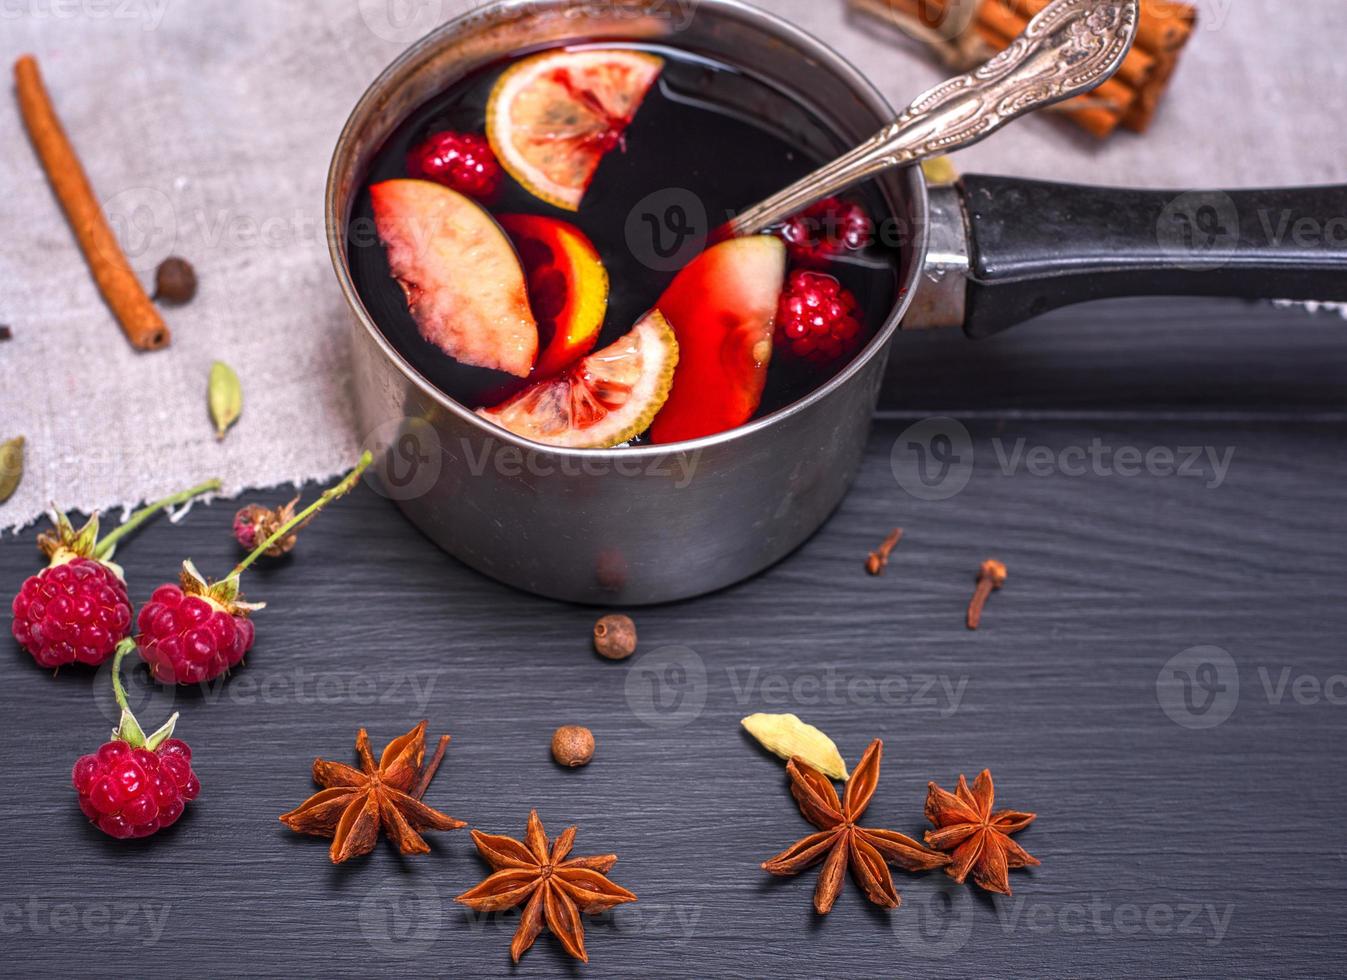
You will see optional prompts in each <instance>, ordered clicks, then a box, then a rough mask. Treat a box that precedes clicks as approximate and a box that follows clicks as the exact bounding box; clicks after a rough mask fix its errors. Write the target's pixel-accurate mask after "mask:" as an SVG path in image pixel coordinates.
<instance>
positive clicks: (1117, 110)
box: [977, 0, 1137, 139]
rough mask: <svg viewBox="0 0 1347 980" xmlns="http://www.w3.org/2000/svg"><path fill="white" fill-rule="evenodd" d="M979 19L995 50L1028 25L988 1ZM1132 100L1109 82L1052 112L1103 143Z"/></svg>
mask: <svg viewBox="0 0 1347 980" xmlns="http://www.w3.org/2000/svg"><path fill="white" fill-rule="evenodd" d="M980 16H981V18H982V19H981V20H979V22H978V24H977V29H978V31H979V32H980V33H981V34H982V36H983V37H984V38H985V39H986V40H987V42H988V43H990V44H991V45H992V46H993V47H994V48H997V49H998V50H1000V49H1003V48H1007V47H1009V46H1010V42H1011V41H1013V40H1014V39H1015V38H1016V37H1017V36H1018V35H1019V34H1020V33H1021V32H1022V31H1023V30H1024V28H1025V27H1026V26H1027V25H1028V23H1029V22H1028V21H1027V20H1019V19H1018V17H1017V15H1016V14H1015V13H1014V12H1012V11H1011V10H1009V9H1008V8H1007V7H1005V6H1003V5H1002V4H1000V3H998V2H996V0H989V2H988V3H986V4H985V5H984V6H983V8H982V11H981V14H980ZM1136 100H1137V91H1136V89H1134V88H1132V87H1131V86H1129V85H1127V84H1126V83H1125V82H1122V81H1119V80H1118V79H1117V78H1110V79H1109V80H1108V81H1106V82H1103V83H1102V84H1100V85H1099V86H1098V87H1097V88H1095V90H1094V91H1092V92H1089V93H1086V94H1085V95H1078V96H1076V97H1075V98H1074V99H1068V100H1067V101H1066V102H1063V103H1061V104H1059V105H1057V106H1055V107H1054V108H1055V109H1056V110H1057V111H1059V112H1062V113H1064V114H1066V115H1068V116H1070V117H1071V119H1072V121H1073V122H1075V123H1077V124H1078V125H1079V126H1081V127H1082V128H1083V129H1085V130H1086V131H1087V132H1089V133H1090V134H1091V135H1093V136H1096V137H1098V138H1100V139H1103V138H1104V137H1106V136H1108V135H1110V134H1111V133H1112V132H1113V131H1114V130H1115V129H1117V128H1118V126H1119V124H1120V123H1121V122H1122V120H1123V115H1124V114H1125V113H1126V112H1127V111H1128V110H1129V109H1130V108H1131V106H1132V104H1133V103H1134V102H1136Z"/></svg>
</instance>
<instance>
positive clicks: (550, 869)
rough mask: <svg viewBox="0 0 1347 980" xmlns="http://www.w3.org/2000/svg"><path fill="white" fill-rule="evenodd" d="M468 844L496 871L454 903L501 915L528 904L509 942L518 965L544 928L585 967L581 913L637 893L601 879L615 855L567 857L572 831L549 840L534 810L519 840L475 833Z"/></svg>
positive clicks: (632, 897) (630, 898)
mask: <svg viewBox="0 0 1347 980" xmlns="http://www.w3.org/2000/svg"><path fill="white" fill-rule="evenodd" d="M472 840H473V843H475V844H476V845H477V850H478V851H480V852H481V854H482V857H483V859H485V861H486V863H487V864H489V865H491V867H492V868H493V869H494V871H495V873H494V874H492V875H491V876H490V877H488V878H487V879H486V880H485V881H483V882H482V883H481V884H480V885H478V886H477V887H476V888H471V889H469V890H468V891H466V892H464V893H463V894H462V895H459V896H458V898H456V899H454V901H456V902H461V903H462V904H464V905H466V906H468V908H470V909H473V910H474V911H477V912H501V911H504V910H505V909H512V908H514V907H515V906H516V905H520V904H523V903H524V902H525V901H527V902H528V904H527V905H524V913H523V916H522V917H521V918H520V920H519V928H518V929H517V930H515V934H514V940H513V941H512V942H511V943H510V956H511V957H513V958H514V961H515V962H516V963H518V962H519V957H521V956H523V955H524V952H525V951H526V950H527V949H528V948H529V947H530V946H532V945H533V941H534V940H535V939H537V938H538V934H539V933H540V932H542V931H543V926H544V925H546V926H547V928H548V929H550V930H551V931H552V933H553V935H555V936H556V937H557V938H558V939H559V940H561V945H562V946H564V947H565V949H566V952H568V953H570V954H571V955H572V956H574V957H575V958H576V959H578V960H583V961H584V962H586V963H588V962H589V956H588V955H587V954H586V953H585V927H584V924H583V923H582V922H581V921H580V913H581V912H587V913H589V914H591V915H593V914H595V913H598V912H606V911H608V910H609V909H611V908H613V907H614V906H617V905H621V904H622V903H623V902H634V901H636V896H635V895H633V894H632V893H631V892H629V891H627V890H626V889H625V888H621V887H619V886H617V885H615V884H613V883H612V882H611V881H609V880H608V879H607V878H606V877H604V876H605V875H606V874H607V873H608V872H609V871H611V870H612V867H613V865H614V864H616V863H617V855H616V854H601V855H597V856H595V857H577V858H569V859H567V857H566V856H567V855H568V854H570V852H571V846H572V845H573V844H574V843H575V828H574V827H567V828H566V829H565V830H563V831H562V832H561V836H560V837H558V838H557V839H556V840H555V841H551V842H549V841H548V839H547V834H546V833H545V832H544V831H543V824H542V821H541V820H539V819H538V811H537V810H533V811H531V812H530V813H529V820H528V826H527V828H526V829H525V831H524V840H523V841H517V840H515V839H514V838H513V837H500V836H496V835H494V834H484V833H482V832H481V831H479V830H474V831H473V832H472Z"/></svg>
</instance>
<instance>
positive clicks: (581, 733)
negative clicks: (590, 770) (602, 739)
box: [552, 725, 594, 769]
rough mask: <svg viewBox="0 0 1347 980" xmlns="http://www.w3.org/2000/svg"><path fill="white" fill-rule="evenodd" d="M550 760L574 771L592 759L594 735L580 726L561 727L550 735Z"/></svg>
mask: <svg viewBox="0 0 1347 980" xmlns="http://www.w3.org/2000/svg"><path fill="white" fill-rule="evenodd" d="M552 758H553V759H556V760H557V762H558V763H560V764H561V765H563V766H570V767H571V768H572V769H574V768H575V767H577V766H583V765H587V764H588V763H589V760H590V759H592V758H594V733H593V732H591V731H590V730H589V729H588V728H585V727H584V726H582V725H562V726H561V727H560V728H558V729H557V730H556V731H555V732H554V733H553V734H552Z"/></svg>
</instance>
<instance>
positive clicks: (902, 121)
mask: <svg viewBox="0 0 1347 980" xmlns="http://www.w3.org/2000/svg"><path fill="white" fill-rule="evenodd" d="M1139 2H1140V0H1056V2H1055V3H1053V4H1051V5H1049V6H1048V7H1045V8H1044V9H1043V11H1042V12H1041V13H1040V14H1039V15H1038V16H1037V17H1035V18H1034V19H1033V20H1031V21H1030V22H1029V25H1028V26H1027V27H1026V28H1025V30H1024V33H1023V34H1021V35H1020V36H1019V37H1017V38H1016V39H1015V40H1014V41H1013V42H1012V43H1011V45H1010V47H1008V48H1006V49H1005V50H1004V51H1002V52H1000V53H999V54H998V55H997V56H996V57H995V58H992V59H991V60H990V61H988V62H987V63H986V64H984V65H982V66H981V67H980V68H975V69H974V70H973V71H971V72H968V73H967V74H965V75H960V76H959V77H957V78H952V79H950V80H949V81H947V82H942V83H941V84H939V85H937V86H936V87H935V88H933V89H931V90H930V91H928V92H926V93H925V94H923V95H921V96H918V97H917V99H916V100H915V101H913V103H912V104H911V105H910V106H908V107H907V109H906V110H905V111H904V112H903V114H902V115H901V116H899V117H898V118H897V119H896V120H894V121H893V122H892V123H890V124H889V125H888V126H886V127H884V128H883V129H882V130H880V131H879V132H878V133H876V134H875V135H874V136H872V137H871V138H870V139H868V140H867V141H866V142H864V143H862V144H861V145H860V146H858V147H856V149H854V150H852V151H851V152H849V153H847V154H846V155H845V156H842V157H839V158H838V159H837V160H834V161H833V162H832V163H830V164H828V165H827V166H825V167H823V168H822V169H820V170H817V171H815V172H814V173H812V174H810V175H809V176H808V177H805V178H804V179H803V180H801V181H799V182H798V183H796V184H793V185H792V186H790V187H787V188H786V189H785V190H783V191H781V192H780V193H779V194H775V195H773V196H772V197H770V198H768V199H767V200H766V201H763V202H762V203H761V204H757V205H755V206H753V207H751V208H749V209H748V210H746V211H744V212H743V213H742V214H740V215H739V216H738V217H737V218H735V219H733V220H732V221H730V222H729V223H728V224H727V225H725V227H724V228H723V229H721V231H720V233H719V234H718V235H717V236H716V237H718V238H736V237H740V236H743V235H756V234H758V233H759V232H761V231H763V230H765V229H767V228H770V227H771V226H772V225H775V224H777V223H779V222H781V221H784V220H785V219H786V218H788V217H790V216H791V215H793V214H796V213H798V212H799V211H802V210H804V209H805V208H807V207H808V206H809V205H811V204H813V203H814V202H816V201H818V200H821V199H822V198H825V197H827V196H829V195H830V194H836V193H837V192H839V191H842V190H845V189H846V188H848V187H850V186H852V185H853V184H857V183H860V182H861V181H863V180H865V179H866V178H868V177H873V176H874V175H875V174H877V173H879V172H881V171H883V170H888V169H889V168H890V167H901V166H904V165H906V164H910V163H915V162H917V161H918V160H921V159H923V158H925V157H929V156H935V155H937V154H941V153H949V152H951V151H953V150H958V149H962V148H963V147H965V146H971V145H972V144H974V143H976V142H978V141H979V140H982V139H985V138H986V137H988V136H990V135H991V134H992V133H994V132H996V130H998V129H1000V128H1001V127H1002V126H1004V125H1005V124H1006V123H1008V122H1010V121H1011V120H1012V119H1016V118H1018V117H1019V116H1022V115H1024V114H1025V113H1027V112H1032V111H1034V110H1036V109H1041V108H1043V107H1045V106H1049V105H1052V104H1053V103H1056V102H1061V101H1063V100H1065V99H1070V98H1073V97H1074V96H1077V95H1081V94H1083V93H1085V92H1089V91H1091V90H1092V89H1094V88H1095V87H1096V86H1098V85H1100V84H1102V83H1103V82H1105V81H1107V80H1108V79H1109V78H1111V77H1112V75H1113V73H1114V72H1116V71H1117V70H1118V68H1119V66H1121V65H1122V62H1123V59H1124V58H1125V57H1127V52H1128V51H1130V50H1131V48H1132V42H1133V41H1134V40H1136V34H1137V19H1138V17H1139V16H1140V10H1139Z"/></svg>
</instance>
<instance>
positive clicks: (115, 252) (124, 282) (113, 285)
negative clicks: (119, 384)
mask: <svg viewBox="0 0 1347 980" xmlns="http://www.w3.org/2000/svg"><path fill="white" fill-rule="evenodd" d="M14 84H15V91H16V92H17V94H18V98H19V111H20V112H21V113H22V115H23V122H24V125H25V126H26V127H27V128H28V136H29V138H30V139H31V140H32V143H33V149H34V150H36V151H37V156H38V159H39V160H40V161H41V163H42V168H43V170H45V171H46V174H47V179H48V181H50V183H51V188H52V191H53V192H54V193H55V194H56V199H57V200H58V201H60V203H61V208H62V210H64V211H65V215H66V220H67V221H69V222H70V228H71V231H73V232H74V233H75V240H76V242H78V244H79V247H80V251H82V252H83V253H84V260H85V262H86V263H88V266H89V272H90V274H91V275H92V276H93V279H94V282H95V283H96V284H97V285H98V290H99V292H101V293H102V294H103V300H104V302H106V303H107V304H108V307H109V309H111V310H112V313H113V315H114V316H116V318H117V322H118V323H120V324H121V327H122V330H123V332H124V333H125V334H126V338H127V340H129V341H131V345H132V346H133V347H136V348H138V349H139V350H158V349H159V348H161V347H164V346H166V345H167V344H168V342H169V330H168V327H167V325H165V323H164V321H163V318H162V317H160V316H159V311H158V310H157V309H155V306H154V304H153V303H152V302H151V301H150V297H149V296H148V295H146V293H145V289H144V287H143V286H141V284H140V280H139V279H137V278H136V274H135V272H134V271H133V270H132V269H131V263H130V262H128V261H127V258H126V254H125V253H124V252H123V251H122V247H121V245H120V244H119V243H118V241H117V236H116V235H115V234H113V231H112V227H111V226H110V225H109V224H108V219H107V216H106V215H105V214H104V213H103V209H102V208H101V207H100V206H99V204H98V199H97V198H96V197H95V196H94V191H93V187H91V186H90V184H89V178H88V176H87V175H86V174H85V172H84V167H83V166H82V165H81V164H80V160H79V156H78V155H77V154H76V153H75V148H74V147H73V146H72V145H71V143H70V140H69V139H68V138H67V137H66V134H65V130H64V129H62V127H61V120H60V118H59V117H58V116H57V115H56V110H55V108H53V106H52V104H51V98H50V97H49V96H48V94H47V89H46V86H45V85H43V83H42V73H41V72H40V71H39V70H38V66H37V60H36V59H35V58H33V56H32V55H24V56H23V57H21V58H19V60H18V61H16V62H15V63H14Z"/></svg>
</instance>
